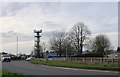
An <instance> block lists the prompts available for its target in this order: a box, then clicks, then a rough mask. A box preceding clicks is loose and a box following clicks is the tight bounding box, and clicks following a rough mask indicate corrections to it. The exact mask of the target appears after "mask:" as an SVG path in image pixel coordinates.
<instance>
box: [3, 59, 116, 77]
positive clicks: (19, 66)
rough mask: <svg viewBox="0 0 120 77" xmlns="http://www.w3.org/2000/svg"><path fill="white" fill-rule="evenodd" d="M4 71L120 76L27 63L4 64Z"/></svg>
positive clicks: (33, 73)
mask: <svg viewBox="0 0 120 77" xmlns="http://www.w3.org/2000/svg"><path fill="white" fill-rule="evenodd" d="M2 68H3V70H9V71H13V72H19V73H23V74H24V75H118V73H116V72H112V71H111V72H109V71H99V70H85V69H72V68H63V67H53V66H45V65H37V64H31V63H29V62H27V61H12V62H3V63H2Z"/></svg>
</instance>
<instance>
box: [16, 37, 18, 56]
mask: <svg viewBox="0 0 120 77" xmlns="http://www.w3.org/2000/svg"><path fill="white" fill-rule="evenodd" d="M16 55H18V35H17V39H16Z"/></svg>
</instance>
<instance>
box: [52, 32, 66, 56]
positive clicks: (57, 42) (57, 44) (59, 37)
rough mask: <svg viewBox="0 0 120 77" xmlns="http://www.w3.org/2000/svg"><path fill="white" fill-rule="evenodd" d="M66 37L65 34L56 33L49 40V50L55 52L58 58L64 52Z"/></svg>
mask: <svg viewBox="0 0 120 77" xmlns="http://www.w3.org/2000/svg"><path fill="white" fill-rule="evenodd" d="M66 35H67V34H66V33H65V32H57V33H53V38H52V39H50V44H51V49H52V50H55V51H56V53H57V54H58V55H59V56H60V57H61V56H62V54H63V53H64V52H65V39H66Z"/></svg>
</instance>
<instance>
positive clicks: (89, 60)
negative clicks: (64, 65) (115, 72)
mask: <svg viewBox="0 0 120 77" xmlns="http://www.w3.org/2000/svg"><path fill="white" fill-rule="evenodd" d="M66 59H67V60H71V61H77V62H81V63H95V64H97V63H98V64H99V63H105V64H118V63H120V59H114V58H101V57H99V58H96V57H71V58H53V59H51V60H63V61H64V60H66Z"/></svg>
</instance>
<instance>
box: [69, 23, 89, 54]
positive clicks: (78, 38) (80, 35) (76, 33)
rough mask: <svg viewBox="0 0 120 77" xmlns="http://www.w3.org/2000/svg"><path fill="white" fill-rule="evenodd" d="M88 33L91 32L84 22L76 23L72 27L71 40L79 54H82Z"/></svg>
mask: <svg viewBox="0 0 120 77" xmlns="http://www.w3.org/2000/svg"><path fill="white" fill-rule="evenodd" d="M90 34H91V32H90V31H89V30H88V28H87V26H86V25H85V24H84V23H81V22H80V23H77V24H75V26H74V27H73V28H72V34H71V35H72V40H73V43H74V46H75V47H76V50H77V52H78V53H79V54H82V51H83V45H84V43H85V40H86V39H87V38H88V36H89V35H90Z"/></svg>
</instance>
